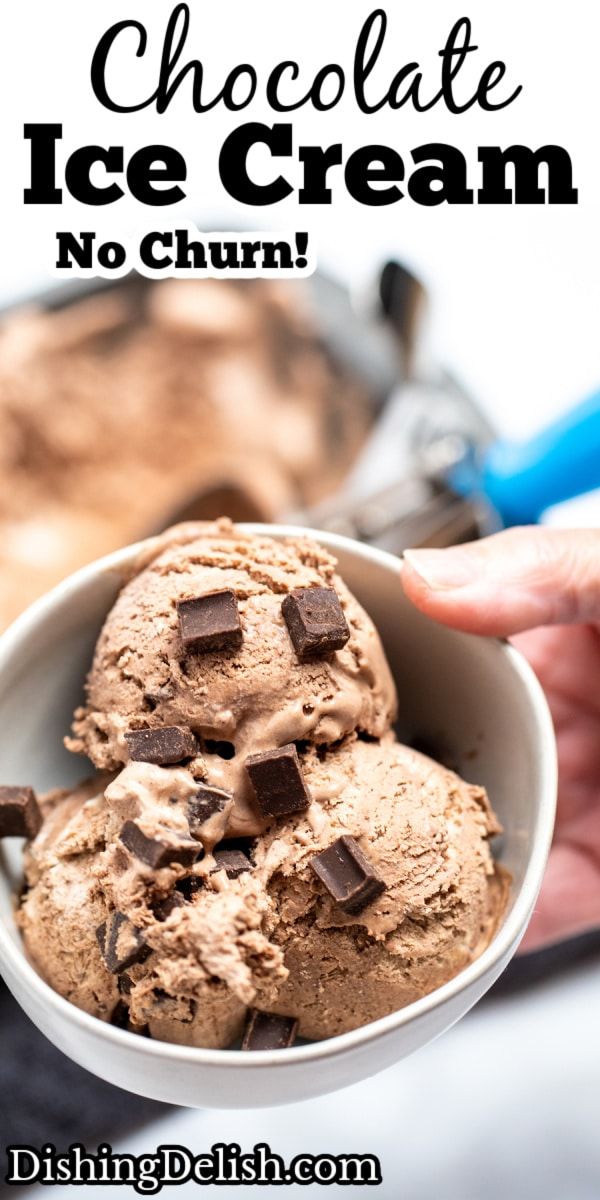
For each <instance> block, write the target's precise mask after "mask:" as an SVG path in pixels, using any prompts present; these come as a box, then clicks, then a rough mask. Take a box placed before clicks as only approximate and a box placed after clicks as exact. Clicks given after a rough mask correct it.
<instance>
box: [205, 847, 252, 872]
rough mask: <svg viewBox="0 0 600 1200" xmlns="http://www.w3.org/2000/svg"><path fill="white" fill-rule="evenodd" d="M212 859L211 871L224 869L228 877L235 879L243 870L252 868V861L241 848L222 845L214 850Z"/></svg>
mask: <svg viewBox="0 0 600 1200" xmlns="http://www.w3.org/2000/svg"><path fill="white" fill-rule="evenodd" d="M214 859H215V865H214V867H213V871H226V873H227V877H228V879H237V877H238V875H243V873H244V871H251V870H252V863H251V862H250V859H249V858H248V855H247V854H244V851H243V850H229V849H228V848H227V847H224V848H223V849H222V850H215V851H214Z"/></svg>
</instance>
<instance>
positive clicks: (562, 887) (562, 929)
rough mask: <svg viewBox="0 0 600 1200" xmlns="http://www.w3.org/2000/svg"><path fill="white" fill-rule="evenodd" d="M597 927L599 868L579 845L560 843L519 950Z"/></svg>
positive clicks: (549, 864) (545, 943) (551, 855)
mask: <svg viewBox="0 0 600 1200" xmlns="http://www.w3.org/2000/svg"><path fill="white" fill-rule="evenodd" d="M595 927H600V869H599V866H598V863H596V862H595V861H594V859H593V857H591V856H588V855H587V854H586V852H585V851H584V850H582V849H581V848H580V847H578V846H573V845H568V844H559V845H557V846H555V847H554V849H553V850H552V852H551V854H550V859H549V862H548V869H547V871H546V875H545V878H544V883H543V885H542V890H541V892H540V895H539V898H538V902H537V904H536V907H535V911H534V914H533V917H532V918H531V923H530V925H529V928H528V929H527V932H526V934H525V937H524V938H523V941H522V943H521V951H523V952H525V951H528V950H539V949H541V947H543V946H546V945H549V944H551V943H552V942H558V941H561V940H562V939H563V938H568V937H572V936H573V935H575V934H578V933H584V932H585V931H586V930H589V929H593V928H595Z"/></svg>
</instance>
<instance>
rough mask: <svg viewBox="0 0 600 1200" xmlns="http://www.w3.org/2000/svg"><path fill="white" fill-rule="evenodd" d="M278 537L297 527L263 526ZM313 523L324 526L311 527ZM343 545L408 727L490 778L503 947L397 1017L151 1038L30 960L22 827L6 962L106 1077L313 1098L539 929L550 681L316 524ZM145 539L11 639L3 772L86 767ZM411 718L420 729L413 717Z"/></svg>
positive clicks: (345, 567)
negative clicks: (427, 607)
mask: <svg viewBox="0 0 600 1200" xmlns="http://www.w3.org/2000/svg"><path fill="white" fill-rule="evenodd" d="M246 528H247V529H249V530H253V529H256V530H261V531H262V532H268V533H270V534H271V535H272V536H274V537H285V536H287V535H290V534H292V535H293V534H297V533H298V532H299V531H298V529H293V528H286V527H283V526H275V527H261V526H247V527H246ZM304 532H311V531H304ZM311 535H312V536H314V537H315V538H317V539H318V540H319V541H320V542H321V543H322V544H323V545H325V546H327V547H328V548H329V549H330V550H332V551H333V553H334V554H336V555H337V558H338V560H339V567H340V571H341V573H342V575H343V576H344V578H345V580H346V582H347V584H348V586H349V587H350V588H351V590H352V591H353V592H354V593H355V595H356V596H357V597H358V599H359V600H360V601H361V603H362V604H363V605H364V607H365V608H366V609H367V611H368V612H369V613H370V615H371V617H372V618H373V620H374V621H375V624H376V625H377V626H378V628H379V631H380V633H381V636H382V638H383V642H384V645H385V648H386V651H387V654H388V658H389V660H390V664H391V667H392V670H393V672H394V676H395V679H396V683H397V685H398V692H399V696H400V709H401V713H402V721H403V725H404V726H405V731H406V734H407V736H408V735H411V734H414V733H418V734H420V735H422V736H423V737H425V738H429V739H431V740H432V741H434V742H435V741H436V740H442V741H443V743H444V744H445V745H446V746H448V747H449V749H450V750H451V752H452V753H453V756H454V758H455V759H456V761H457V762H458V763H459V765H460V769H461V773H462V774H464V775H465V776H466V777H467V778H468V779H470V780H472V781H473V782H477V783H481V784H483V785H484V786H485V787H486V788H487V789H488V791H489V794H490V796H491V798H492V801H493V804H494V807H495V808H496V810H497V812H498V813H499V815H500V818H501V820H502V822H503V825H504V828H505V833H504V835H503V839H502V843H501V847H500V848H499V853H500V858H501V860H502V862H504V863H505V865H506V866H507V867H508V868H509V870H510V871H511V872H512V875H513V881H514V882H513V889H512V898H511V902H510V906H509V909H508V912H507V913H506V916H505V919H504V921H503V923H502V926H501V928H500V929H499V930H498V932H497V934H496V936H495V938H494V940H493V941H492V943H491V945H490V946H489V947H488V948H487V950H486V951H485V952H484V953H483V954H482V955H481V957H480V958H478V959H477V961H476V962H474V963H472V964H471V965H470V966H469V967H467V968H466V969H465V970H464V971H462V972H461V973H460V974H459V975H458V976H457V977H456V978H455V979H452V980H451V981H450V982H449V983H447V984H445V985H444V986H443V987H441V988H438V990H437V991H435V992H433V993H432V994H431V995H429V996H425V997H424V998H423V999H422V1000H419V1001H417V1002H416V1003H415V1004H411V1005H409V1006H408V1007H407V1008H404V1009H401V1010H400V1011H399V1012H395V1013H392V1015H391V1016H388V1017H384V1018H383V1019H381V1020H379V1021H374V1022H373V1023H372V1024H370V1025H367V1026H365V1027H363V1028H362V1029H356V1030H354V1031H353V1032H352V1033H346V1034H343V1035H342V1036H340V1037H335V1038H331V1039H329V1040H328V1041H324V1042H317V1043H313V1044H309V1045H303V1046H297V1047H294V1048H292V1049H290V1050H285V1051H280V1052H278V1053H273V1052H268V1051H264V1052H255V1053H251V1054H248V1053H245V1054H244V1053H242V1052H241V1051H231V1050H199V1049H190V1048H188V1047H183V1046H174V1045H169V1044H167V1043H165V1042H158V1041H150V1040H148V1039H146V1038H141V1037H138V1036H136V1035H135V1034H131V1033H127V1032H125V1031H123V1030H120V1029H116V1028H114V1027H113V1026H111V1025H107V1024H104V1023H103V1022H102V1021H99V1020H96V1019H95V1018H94V1017H91V1016H88V1014H87V1013H84V1012H81V1011H80V1010H79V1009H77V1008H75V1007H74V1006H73V1005H72V1004H70V1003H69V1002H68V1001H66V1000H64V999H63V998H62V997H61V996H59V995H57V993H56V992H54V991H52V989H51V988H49V987H48V986H47V985H46V984H45V983H44V982H43V981H42V980H41V979H40V977H39V976H38V975H37V974H36V972H35V970H34V969H33V967H31V966H30V964H29V963H28V961H27V959H26V958H25V955H24V953H23V948H22V945H21V942H20V938H19V934H18V932H17V930H16V928H15V924H14V920H13V915H12V913H13V900H12V896H13V894H14V891H15V888H16V887H17V886H18V881H19V879H20V874H21V845H20V843H19V842H18V841H16V840H12V839H11V840H7V841H5V842H4V843H3V847H2V862H3V870H2V871H0V967H1V970H2V974H3V976H4V978H5V980H6V982H7V984H8V986H9V988H10V989H11V991H12V992H13V994H14V995H15V996H16V998H17V1000H18V1001H19V1003H20V1004H21V1005H22V1006H23V1008H24V1009H25V1011H26V1013H27V1014H28V1015H29V1016H30V1017H31V1019H32V1021H34V1022H35V1024H36V1025H37V1026H38V1028H39V1029H41V1030H42V1032H43V1033H44V1034H45V1035H46V1037H48V1038H49V1039H50V1040H51V1041H52V1042H54V1043H55V1045H57V1046H58V1047H59V1048H60V1049H61V1050H63V1051H64V1053H65V1054H67V1055H69V1056H70V1057H71V1058H73V1059H75V1061H76V1062H78V1063H80V1064H81V1065H82V1066H84V1067H86V1068H87V1069H88V1070H89V1071H93V1072H94V1073H95V1074H97V1075H100V1076H101V1077H102V1078H103V1079H107V1080H110V1082H111V1083H114V1084H118V1085H119V1086H120V1087H123V1088H128V1089H129V1090H130V1091H132V1092H137V1093H139V1094H141V1095H145V1096H152V1097H154V1098H155V1099H157V1100H164V1101H167V1102H169V1103H175V1104H184V1105H191V1106H198V1107H212V1108H241V1107H260V1106H263V1105H274V1104H285V1103H291V1102H293V1101H296V1100H303V1099H307V1098H308V1097H310V1096H316V1095H319V1094H321V1093H324V1092H331V1091H335V1090H336V1089H338V1088H342V1087H346V1086H347V1085H348V1084H352V1083H355V1082H356V1081H357V1080H359V1079H363V1078H366V1077H367V1076H369V1075H374V1074H375V1073H376V1072H377V1071H381V1070H382V1069H383V1068H385V1067H387V1066H390V1065H391V1064H392V1063H394V1062H396V1061H397V1060H398V1059H401V1058H403V1057H404V1056H405V1055H408V1054H411V1053H412V1051H413V1050H416V1049H418V1048H419V1047H420V1046H423V1045H424V1044H425V1043H426V1042H429V1041H431V1039H432V1038H435V1037H437V1035H438V1034H440V1033H442V1032H443V1031H444V1030H446V1029H448V1028H449V1027H450V1026H451V1025H452V1024H453V1023H454V1022H455V1021H457V1020H458V1019H459V1018H460V1017H462V1016H463V1015H464V1014H465V1013H466V1012H467V1011H468V1009H469V1008H471V1006H472V1005H473V1004H474V1003H475V1002H476V1001H477V1000H478V999H479V998H480V997H481V996H482V995H483V994H484V992H485V991H487V989H488V988H489V987H490V985H491V984H492V983H493V982H494V980H495V979H496V978H497V976H498V975H499V974H500V972H501V971H502V969H503V968H504V967H505V966H506V964H507V963H508V961H509V959H510V958H511V956H512V955H513V954H514V951H515V949H516V947H517V945H518V943H519V940H520V938H521V936H522V934H523V932H524V930H525V927H526V925H527V922H528V920H529V917H530V915H531V912H532V909H533V905H534V903H535V900H536V896H537V894H538V890H539V887H540V884H541V881H542V875H543V873H544V867H545V863H546V858H547V854H548V850H549V846H550V841H551V837H552V828H553V820H554V809H555V796H556V754H555V744H554V736H553V730H552V723H551V719H550V715H549V712H548V708H547V705H546V701H545V699H544V696H543V693H542V691H541V689H540V686H539V684H538V682H537V680H536V678H535V676H534V675H533V673H532V671H531V669H530V668H529V666H528V665H527V663H526V662H525V661H524V659H523V658H522V657H521V656H520V655H519V654H518V653H517V651H516V650H514V649H513V648H512V647H511V646H509V645H508V644H506V643H502V642H499V641H492V640H488V639H481V638H474V637H470V636H467V635H465V634H460V633H455V632H453V631H450V630H447V629H444V628H442V627H441V626H438V625H435V624H434V623H433V622H431V621H429V620H427V619H426V618H425V617H423V616H422V615H421V614H420V613H418V612H417V611H416V610H415V609H414V608H413V607H412V606H411V605H410V604H409V603H408V601H407V600H406V599H405V598H404V594H403V591H402V588H401V585H400V580H399V574H400V563H399V561H398V559H396V558H394V557H392V556H391V555H389V554H386V553H384V552H383V551H379V550H373V549H371V548H369V547H367V546H363V545H360V544H358V543H356V542H352V541H350V540H348V539H346V538H341V537H335V536H332V535H330V534H327V535H325V534H320V533H312V534H311ZM136 551H137V548H136V547H130V548H128V549H125V550H122V551H119V552H118V553H116V554H112V555H110V556H109V557H107V558H104V559H102V560H101V561H100V562H96V563H93V564H92V565H91V566H89V567H86V568H84V570H82V571H79V572H78V573H77V574H76V575H73V576H72V577H71V578H70V579H67V580H66V581H65V582H64V583H62V584H60V585H59V587H57V588H55V589H54V590H53V591H52V592H50V593H49V595H47V596H45V597H43V598H42V599H41V600H39V601H37V602H36V603H35V604H34V605H32V607H31V608H30V609H28V611H27V612H25V613H24V614H23V615H22V616H21V617H20V618H19V619H18V620H17V621H16V622H15V623H14V624H13V625H12V627H11V628H10V629H9V630H8V631H7V632H6V633H5V634H4V635H3V637H2V638H0V728H1V729H2V745H1V749H0V781H2V782H5V783H11V784H12V783H19V784H20V783H24V784H33V785H34V786H35V787H37V788H39V789H45V788H49V787H54V786H57V785H64V784H69V783H70V782H74V781H76V780H77V778H78V777H81V774H82V773H84V772H85V768H84V766H83V764H82V762H81V760H78V759H77V758H75V757H74V756H73V755H69V754H68V753H67V752H66V751H65V750H64V749H63V748H62V737H63V735H64V734H65V732H66V731H67V730H68V728H69V724H70V718H71V714H72V711H73V708H74V707H75V705H76V704H77V702H78V701H79V699H80V696H81V691H82V683H83V679H84V676H85V673H86V670H87V668H88V666H89V663H90V660H91V654H92V649H93V646H94V642H95V639H96V636H97V633H98V631H99V629H100V626H101V624H102V622H103V620H104V618H105V616H106V613H107V611H108V609H109V608H110V606H111V604H112V602H113V600H114V598H115V596H116V594H117V591H118V589H119V587H120V584H121V582H122V577H123V574H124V571H125V570H126V568H127V567H128V565H129V564H130V563H131V561H132V560H133V558H134V557H135V555H136ZM401 732H404V730H401Z"/></svg>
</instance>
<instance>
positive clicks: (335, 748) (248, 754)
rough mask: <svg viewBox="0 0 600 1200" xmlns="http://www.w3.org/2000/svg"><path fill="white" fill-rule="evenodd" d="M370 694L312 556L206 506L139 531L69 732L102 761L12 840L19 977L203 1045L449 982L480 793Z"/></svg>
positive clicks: (479, 850)
mask: <svg viewBox="0 0 600 1200" xmlns="http://www.w3.org/2000/svg"><path fill="white" fill-rule="evenodd" d="M182 605H184V606H187V607H184V608H183V609H182ZM190 606H191V607H190ZM334 643H335V646H336V647H337V648H334ZM309 645H310V647H311V649H310V650H309ZM395 703H396V701H395V691H394V686H393V683H392V681H391V677H390V674H389V669H388V667H387V664H386V662H385V658H384V655H383V651H382V648H381V645H380V643H379V639H378V636H377V633H376V631H375V629H374V627H373V625H372V623H371V621H370V620H369V618H368V616H367V615H366V613H365V612H364V611H363V609H362V608H361V607H360V605H359V604H358V603H357V601H356V600H355V599H354V598H353V597H352V596H351V595H350V593H349V592H348V591H347V589H346V587H345V585H344V584H343V582H342V580H341V579H340V578H339V576H338V575H337V573H336V570H335V562H334V561H333V559H332V558H331V556H330V555H329V554H328V553H326V552H325V551H324V550H322V549H321V548H320V547H318V546H316V545H315V544H313V543H312V542H310V541H307V540H306V539H305V538H300V537H299V538H295V539H292V540H289V541H286V542H276V541H274V540H273V539H271V538H269V537H267V536H257V537H249V536H247V535H246V536H244V535H242V534H241V533H240V532H239V531H237V530H236V529H235V527H231V526H230V525H229V524H228V523H227V522H220V523H218V524H216V525H211V526H199V525H195V526H184V527H179V528H176V529H174V530H172V531H170V532H169V533H168V534H167V535H165V537H164V538H162V539H157V540H155V541H154V542H151V543H149V544H148V545H147V546H146V547H145V549H144V551H143V554H142V556H141V558H140V561H139V562H138V564H137V567H136V570H135V572H134V574H133V577H132V578H131V579H130V580H129V582H128V583H126V585H125V586H124V588H123V590H122V592H121V595H120V596H119V598H118V599H117V602H116V604H115V606H114V608H113V609H112V611H111V613H110V614H109V616H108V618H107V621H106V624H105V627H104V630H103V632H102V634H101V636H100V639H99V642H98V647H97V650H96V655H95V658H94V663H93V666H92V669H91V672H90V676H89V680H88V705H87V707H86V708H85V709H84V710H82V711H80V712H79V713H78V714H77V716H76V722H75V728H76V734H75V737H74V739H73V740H72V742H71V743H70V744H71V748H72V749H75V750H78V751H80V752H87V754H88V755H89V756H90V757H91V758H92V761H93V762H94V763H95V765H96V766H98V767H101V768H103V769H105V773H104V774H102V775H98V776H96V778H95V780H93V781H91V782H90V783H89V784H86V785H84V786H83V787H82V788H80V789H79V790H77V791H75V792H74V793H53V794H51V795H50V796H48V797H46V798H45V799H43V800H42V801H41V807H42V812H43V815H44V822H43V825H42V828H41V831H40V832H39V833H38V835H37V837H35V838H34V840H33V841H32V842H31V843H30V846H29V849H28V851H27V855H26V879H27V885H28V890H27V891H26V893H25V895H24V897H23V902H22V905H21V908H20V911H19V922H20V925H21V928H22V931H23V935H24V938H25V942H26V946H27V949H28V952H29V954H30V955H31V957H32V960H33V961H34V963H35V965H36V967H37V968H38V970H39V971H40V973H41V974H42V975H43V976H44V978H45V979H47V980H48V982H49V983H50V984H51V985H52V986H53V987H55V988H56V989H57V990H58V991H60V992H61V993H62V994H63V995H65V996H67V997H68V998H69V999H70V1000H71V1001H72V1002H73V1003H75V1004H77V1005H78V1006H79V1007H81V1008H84V1009H86V1010H87V1011H89V1012H91V1013H93V1014H94V1015H96V1016H98V1017H100V1018H101V1019H103V1020H110V1021H113V1022H115V1023H117V1024H120V1025H122V1026H124V1027H126V1028H129V1029H131V1030H133V1031H134V1032H138V1033H140V1034H146V1035H147V1036H150V1037H155V1038H159V1039H162V1040H167V1041H174V1042H180V1043H185V1044H188V1045H196V1046H210V1047H221V1048H225V1047H227V1046H230V1045H232V1043H235V1042H236V1040H237V1039H238V1038H240V1037H242V1036H243V1035H244V1030H245V1035H244V1036H243V1045H244V1047H245V1048H246V1049H249V1050H251V1049H253V1048H258V1047H260V1046H264V1045H265V1044H269V1038H271V1039H272V1041H271V1044H272V1045H273V1046H279V1047H284V1046H286V1045H289V1044H290V1043H291V1041H292V1040H293V1037H294V1036H295V1033H296V1031H297V1032H298V1033H299V1034H300V1035H301V1036H304V1037H308V1038H324V1037H329V1036H333V1035H335V1034H338V1033H342V1032H344V1031H346V1030H349V1029H354V1028H356V1027H357V1026H360V1025H362V1024H364V1023H366V1022H368V1021H371V1020H374V1019H376V1018H378V1017H381V1016H383V1015H385V1014H387V1013H390V1012H393V1011H394V1010H396V1009H398V1008H401V1007H403V1006H404V1005H406V1004H409V1003H411V1002H412V1001H414V1000H416V999H418V998H419V997H421V996H424V995H426V994H428V993H429V992H431V991H432V990H434V989H435V988H437V987H439V986H440V985H441V984H442V983H444V982H446V981H447V980H449V979H451V978H452V977H453V976H454V975H456V973H457V972H459V971H460V970H462V969H463V968H464V967H465V966H466V965H467V964H468V963H470V962H471V961H472V960H473V959H474V958H475V957H476V956H477V955H478V954H479V953H481V951H482V950H483V949H484V948H485V946H486V945H487V944H488V943H489V941H490V938H491V937H492V936H493V933H494V931H495V929H496V927H497V925H498V922H499V920H500V919H501V917H502V914H503V912H504V908H505V905H506V900H507V892H508V879H507V876H506V874H505V872H503V871H502V869H501V868H499V867H498V866H496V865H495V863H494V860H493V857H492V854H491V850H490V838H491V836H493V835H494V834H495V833H497V832H498V831H499V825H498V822H497V819H496V817H495V816H494V813H493V811H492V809H491V807H490V804H489V801H488V799H487V796H486V794H485V792H484V791H483V790H482V789H481V788H479V787H476V786H473V785H470V784H468V783H465V782H464V781H463V780H461V779H459V777H458V776H457V775H455V774H453V772H451V771H449V770H448V769H446V768H445V767H442V766H440V765H438V764H437V763H435V762H433V761H432V760H430V759H428V758H426V757H425V756H423V755H421V754H418V753H417V752H415V751H413V750H411V749H408V748H407V747H405V746H402V745H400V744H399V743H398V742H397V740H396V738H395V735H394V733H393V730H392V720H393V717H394V713H395Z"/></svg>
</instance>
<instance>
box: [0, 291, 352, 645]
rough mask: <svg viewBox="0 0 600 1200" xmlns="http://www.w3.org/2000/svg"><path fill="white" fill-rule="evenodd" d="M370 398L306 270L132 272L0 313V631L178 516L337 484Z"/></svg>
mask: <svg viewBox="0 0 600 1200" xmlns="http://www.w3.org/2000/svg"><path fill="white" fill-rule="evenodd" d="M368 419H369V413H368V402H367V398H366V396H365V395H364V393H363V392H362V390H361V389H360V387H358V386H357V385H356V384H355V383H354V382H353V380H352V379H350V377H349V375H348V374H347V373H344V371H343V370H341V369H340V368H339V367H338V366H337V365H336V364H334V363H333V362H332V361H331V360H330V358H329V356H328V354H327V352H326V351H325V350H324V348H323V347H322V346H321V344H320V343H319V338H318V331H316V330H315V327H314V324H313V321H312V317H311V312H310V303H309V302H308V300H307V298H306V296H305V294H304V285H303V284H302V282H298V283H296V282H289V283H287V284H285V283H284V284H280V283H277V282H270V281H266V280H261V281H257V282H256V283H254V282H244V283H238V284H235V283H227V282H221V281H218V280H210V279H208V280H200V281H198V280H196V281H183V280H168V281H164V282H161V283H157V284H155V285H149V284H147V283H146V284H145V285H144V284H142V283H141V281H137V282H136V281H129V282H127V283H124V284H122V285H120V286H119V287H118V288H116V289H114V290H110V291H108V292H105V293H99V294H98V295H96V296H93V297H90V298H88V299H85V300H81V301H79V302H78V303H76V304H70V305H68V306H67V307H66V308H64V309H59V310H56V311H44V310H42V309H39V308H30V309H27V310H25V309H22V310H20V311H19V312H17V313H15V314H14V315H12V316H9V317H5V318H4V319H3V321H2V323H1V325H0V467H1V471H0V530H1V532H2V539H1V546H0V580H1V582H0V628H2V627H4V626H5V625H6V624H7V623H8V621H10V620H11V619H12V618H13V617H14V616H16V615H17V613H18V612H20V611H21V610H22V609H23V608H24V607H25V605H26V604H28V603H29V602H30V601H31V600H32V599H34V598H35V597H36V596H37V595H40V594H41V593H42V592H44V591H46V590H47V589H48V588H49V587H51V586H52V585H53V584H54V583H56V582H57V581H58V580H59V579H61V578H62V577H63V576H65V575H67V574H69V572H71V571H73V570H75V569H76V568H77V567H78V566H81V565H82V564H83V563H85V562H90V561H91V560H92V559H94V558H97V557H98V556H99V555H102V554H105V553H108V552H109V551H110V550H113V549H115V548H116V547H118V546H120V545H125V544H126V543H128V542H131V541H134V540H135V539H136V538H138V537H145V536H147V535H148V534H149V533H151V532H152V531H153V530H154V529H160V528H162V527H164V525H165V524H167V523H168V522H169V520H171V519H175V514H178V517H180V518H181V519H183V518H184V516H186V515H190V516H193V517H215V516H218V515H219V513H220V512H222V511H228V512H229V513H230V514H231V515H232V516H234V517H236V518H237V519H238V520H273V519H274V518H275V517H276V516H277V515H280V514H281V513H282V512H284V511H289V510H290V509H293V508H298V507H299V506H301V505H303V504H304V503H306V502H309V501H312V500H314V499H317V498H319V497H320V496H322V495H325V494H326V493H327V492H329V491H331V490H332V489H333V488H334V487H335V486H336V485H337V484H338V483H339V482H340V481H341V479H342V477H343V475H344V474H345V472H346V471H347V469H348V467H349V465H350V463H351V461H352V458H353V456H354V454H355V453H356V451H357V450H358V447H359V445H360V443H361V439H362V437H363V435H364V433H365V431H366V428H367V425H368Z"/></svg>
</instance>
